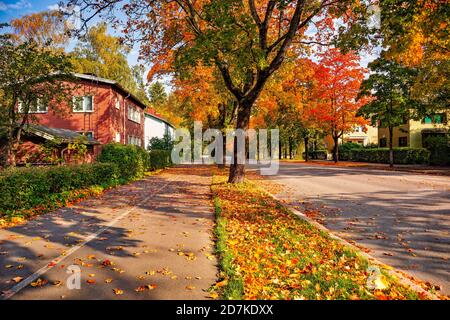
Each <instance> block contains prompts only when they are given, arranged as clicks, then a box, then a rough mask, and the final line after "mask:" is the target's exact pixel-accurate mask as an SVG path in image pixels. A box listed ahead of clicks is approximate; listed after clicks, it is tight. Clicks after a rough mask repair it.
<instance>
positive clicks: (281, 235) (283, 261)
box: [213, 172, 425, 300]
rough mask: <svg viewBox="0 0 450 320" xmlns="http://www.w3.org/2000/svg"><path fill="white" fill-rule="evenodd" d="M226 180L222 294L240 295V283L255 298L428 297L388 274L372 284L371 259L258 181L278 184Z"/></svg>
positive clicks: (217, 190) (217, 184)
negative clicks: (296, 213)
mask: <svg viewBox="0 0 450 320" xmlns="http://www.w3.org/2000/svg"><path fill="white" fill-rule="evenodd" d="M254 178H256V177H252V179H254ZM224 182H225V177H224V176H223V172H222V173H218V174H217V175H216V176H215V178H214V184H213V192H214V195H215V197H216V211H217V210H220V218H221V219H222V227H223V224H225V227H224V231H223V233H224V235H222V239H219V241H224V242H225V243H224V244H223V245H224V246H226V248H225V249H224V251H223V252H225V258H226V259H229V261H226V262H225V263H222V266H225V268H227V270H224V273H223V280H222V281H220V282H219V283H218V284H216V286H215V287H214V288H215V290H216V291H218V292H222V295H223V296H222V298H234V299H235V298H237V297H236V295H237V294H238V290H239V288H241V289H242V291H241V292H240V294H241V297H240V298H243V299H250V300H253V299H265V300H268V299H284V300H304V299H314V300H329V299H351V300H359V299H381V300H391V299H399V300H401V299H423V298H425V296H423V295H421V294H418V293H416V292H414V291H413V290H412V289H410V288H408V287H405V286H403V285H401V284H399V283H398V282H397V280H394V279H393V278H390V277H388V276H385V275H380V276H379V277H378V278H376V279H373V281H374V283H373V286H370V288H369V287H368V283H370V281H371V280H370V279H369V276H370V274H369V272H368V267H369V266H370V265H371V263H370V262H368V261H367V260H366V259H365V258H362V257H361V256H360V255H359V254H357V253H356V252H355V251H353V250H352V249H350V248H348V247H345V246H344V245H343V244H341V243H339V242H338V241H336V240H333V239H331V238H330V237H329V236H328V235H326V234H325V233H323V232H321V231H320V230H318V229H317V228H316V227H314V226H312V225H310V224H309V223H307V222H305V221H303V220H300V219H298V218H296V217H295V216H294V215H293V214H292V213H291V212H289V211H288V210H286V209H284V208H283V207H282V206H281V205H280V204H279V203H277V201H275V200H274V199H273V198H271V197H270V196H269V195H268V194H267V193H265V192H264V191H263V190H262V189H261V188H259V187H257V186H256V184H257V185H259V186H261V185H264V187H265V188H267V187H270V188H273V185H270V186H268V185H267V182H263V181H260V180H259V181H257V182H255V181H249V182H246V183H245V184H244V185H242V186H233V185H229V184H228V185H227V184H225V183H224ZM223 220H225V223H224V222H223ZM222 258H224V255H222ZM380 268H381V269H383V267H381V266H380ZM229 269H232V271H230V270H229ZM230 275H231V276H230ZM239 281H240V282H241V283H242V285H241V286H239V285H238V283H239ZM230 285H231V286H232V288H230V287H229V286H230Z"/></svg>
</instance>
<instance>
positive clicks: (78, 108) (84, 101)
mask: <svg viewBox="0 0 450 320" xmlns="http://www.w3.org/2000/svg"><path fill="white" fill-rule="evenodd" d="M93 111H94V97H93V96H78V97H73V112H93Z"/></svg>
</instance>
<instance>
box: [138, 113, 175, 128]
mask: <svg viewBox="0 0 450 320" xmlns="http://www.w3.org/2000/svg"><path fill="white" fill-rule="evenodd" d="M145 116H146V117H149V118H154V119H156V120H159V121H162V122H164V123H165V124H167V125H168V126H169V127H171V128H175V126H174V125H173V124H171V123H170V122H169V121H167V120H164V119H163V118H161V117H160V116H159V115H158V114H157V113H156V112H155V111H154V110H152V112H145Z"/></svg>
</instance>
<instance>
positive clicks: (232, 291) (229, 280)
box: [214, 197, 244, 300]
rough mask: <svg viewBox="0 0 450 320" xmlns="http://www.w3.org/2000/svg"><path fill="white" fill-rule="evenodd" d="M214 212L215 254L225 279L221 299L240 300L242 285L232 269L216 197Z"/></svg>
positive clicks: (222, 220) (220, 211)
mask: <svg viewBox="0 0 450 320" xmlns="http://www.w3.org/2000/svg"><path fill="white" fill-rule="evenodd" d="M214 211H215V215H216V227H215V230H214V234H215V236H216V238H217V242H216V254H217V255H218V256H219V267H220V269H221V271H222V273H223V278H224V279H225V280H223V281H222V282H221V283H222V284H223V287H222V289H221V298H222V299H225V300H241V299H242V296H243V293H244V284H243V282H242V278H241V277H240V276H239V274H238V273H237V271H236V269H235V268H234V265H233V260H234V257H233V254H232V253H231V251H230V250H228V248H227V233H226V226H227V220H226V218H224V217H223V216H222V207H221V204H220V199H219V198H218V197H215V198H214Z"/></svg>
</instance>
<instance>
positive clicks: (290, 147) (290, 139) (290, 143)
mask: <svg viewBox="0 0 450 320" xmlns="http://www.w3.org/2000/svg"><path fill="white" fill-rule="evenodd" d="M289 159H291V160H292V137H289Z"/></svg>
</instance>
